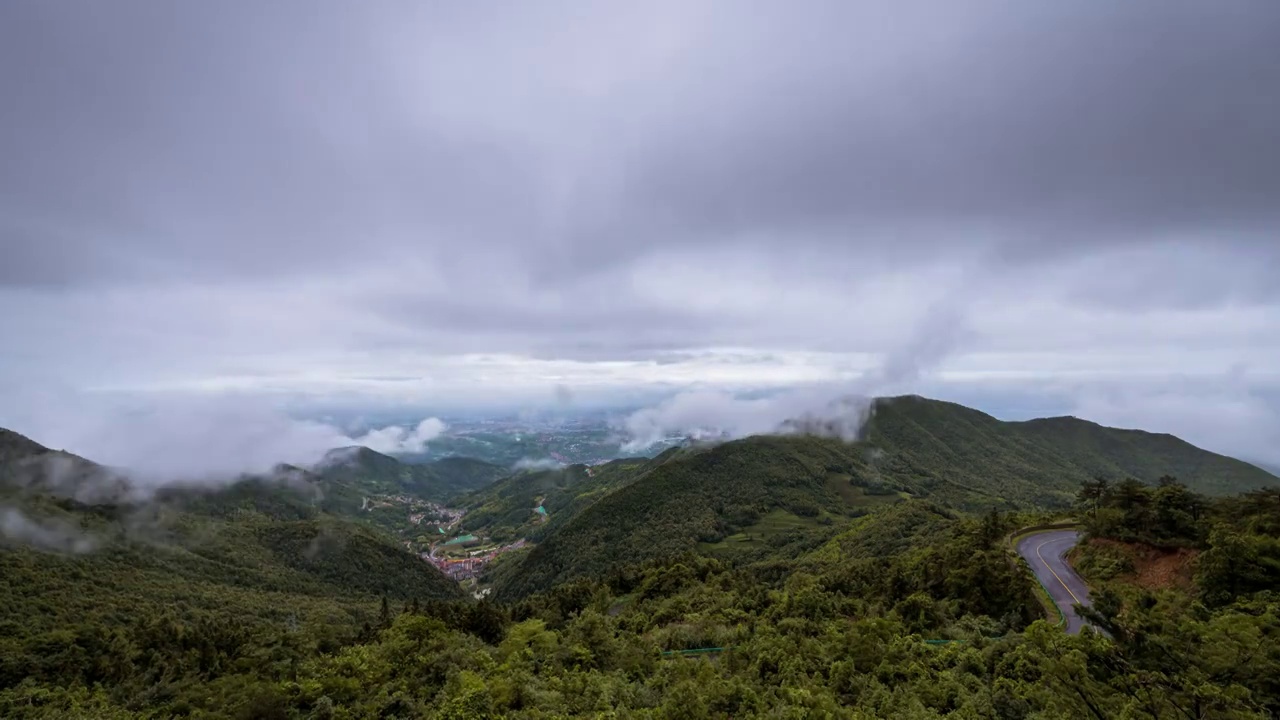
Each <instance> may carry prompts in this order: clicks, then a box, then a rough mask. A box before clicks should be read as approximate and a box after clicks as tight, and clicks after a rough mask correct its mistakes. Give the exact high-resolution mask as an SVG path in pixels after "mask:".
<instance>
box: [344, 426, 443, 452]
mask: <svg viewBox="0 0 1280 720" xmlns="http://www.w3.org/2000/svg"><path fill="white" fill-rule="evenodd" d="M446 427H448V426H447V425H445V424H444V421H443V420H440V419H439V418H427V419H425V420H423V421H421V422H419V423H418V424H417V426H415V427H413V428H406V427H401V426H399V425H388V426H387V427H384V428H377V429H374V430H370V431H369V432H367V433H365V434H364V435H361V436H360V437H358V438H356V439H355V440H354V444H356V445H363V446H365V447H367V448H369V449H370V450H376V451H378V452H380V453H390V454H395V453H417V452H422V451H423V450H424V449H425V448H426V446H427V443H429V442H431V441H432V440H435V439H436V438H438V437H440V434H441V433H443V432H444V431H445V428H446Z"/></svg>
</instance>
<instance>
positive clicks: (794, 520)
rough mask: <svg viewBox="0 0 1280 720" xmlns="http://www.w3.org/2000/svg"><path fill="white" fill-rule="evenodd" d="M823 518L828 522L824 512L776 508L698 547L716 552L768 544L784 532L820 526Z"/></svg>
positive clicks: (705, 550)
mask: <svg viewBox="0 0 1280 720" xmlns="http://www.w3.org/2000/svg"><path fill="white" fill-rule="evenodd" d="M824 518H828V520H827V521H826V522H827V523H829V522H830V516H828V515H827V514H826V513H821V514H819V515H817V516H816V517H801V516H799V515H796V514H795V513H793V512H790V511H788V510H783V509H781V508H777V509H774V510H772V511H770V512H769V513H768V514H767V515H764V516H762V517H761V518H760V520H759V522H757V523H755V524H754V525H751V526H748V527H745V528H743V529H742V531H741V532H737V533H734V534H732V535H729V536H727V537H725V539H723V540H721V541H719V542H714V543H698V549H699V550H702V551H704V552H711V553H717V552H726V551H732V550H735V549H740V548H750V547H758V546H762V545H768V544H769V543H770V542H771V541H772V540H773V539H774V538H777V537H778V536H779V535H782V534H784V533H788V532H791V531H793V530H812V529H815V528H818V527H821V526H822V525H823V524H824Z"/></svg>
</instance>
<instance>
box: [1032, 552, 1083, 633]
mask: <svg viewBox="0 0 1280 720" xmlns="http://www.w3.org/2000/svg"><path fill="white" fill-rule="evenodd" d="M1078 535H1079V533H1077V532H1076V531H1075V530H1051V531H1049V532H1043V533H1037V534H1035V535H1028V536H1027V537H1025V538H1023V539H1022V540H1019V541H1018V546H1017V549H1018V554H1019V555H1021V556H1022V557H1024V558H1026V561H1027V564H1029V565H1030V566H1031V570H1032V571H1033V572H1034V573H1035V574H1036V577H1038V578H1040V582H1041V583H1043V584H1044V586H1045V588H1046V589H1048V590H1049V596H1050V597H1052V598H1053V602H1054V603H1055V604H1057V606H1058V607H1059V608H1060V609H1061V610H1062V614H1063V615H1065V616H1066V617H1067V632H1069V633H1071V634H1073V635H1074V634H1076V633H1078V632H1080V628H1082V627H1084V624H1085V623H1084V620H1082V619H1081V618H1080V616H1079V615H1077V614H1076V611H1075V608H1074V605H1076V604H1080V605H1088V604H1089V588H1088V586H1087V585H1085V584H1084V580H1081V579H1080V576H1079V575H1077V574H1076V571H1075V570H1072V569H1071V566H1070V565H1068V564H1067V560H1066V555H1067V551H1068V550H1070V549H1071V548H1072V547H1073V546H1074V545H1075V544H1076V537H1077V536H1078Z"/></svg>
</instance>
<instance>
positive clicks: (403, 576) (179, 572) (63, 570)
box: [0, 433, 465, 685]
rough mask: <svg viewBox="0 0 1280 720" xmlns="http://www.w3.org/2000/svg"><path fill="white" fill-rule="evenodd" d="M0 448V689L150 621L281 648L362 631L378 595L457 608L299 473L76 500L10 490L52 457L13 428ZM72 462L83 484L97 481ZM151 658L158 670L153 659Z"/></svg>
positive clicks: (137, 637)
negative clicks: (324, 501) (270, 640)
mask: <svg viewBox="0 0 1280 720" xmlns="http://www.w3.org/2000/svg"><path fill="white" fill-rule="evenodd" d="M0 441H2V444H0V448H3V455H2V456H0V457H2V459H3V463H4V464H3V466H0V480H3V481H4V482H0V485H4V486H5V487H7V488H8V490H7V492H6V494H5V496H4V498H3V500H2V501H0V628H3V629H4V632H3V633H0V637H3V640H0V684H5V685H7V684H10V683H11V681H13V678H15V677H23V676H25V675H27V674H29V673H32V672H35V673H37V674H39V672H41V670H40V668H43V667H45V665H46V664H49V663H64V664H65V663H68V662H73V659H72V658H71V656H70V655H67V653H71V654H72V655H75V653H81V654H83V653H84V652H85V650H84V647H85V646H84V645H83V644H84V643H87V642H98V641H97V640H93V641H91V640H88V639H84V638H87V637H89V636H91V635H93V633H97V632H101V633H107V632H108V631H109V632H110V633H115V634H116V635H117V636H118V637H119V639H118V640H115V641H112V640H110V637H108V636H106V635H103V637H104V638H106V639H105V640H101V641H102V642H134V643H140V642H143V641H144V640H145V638H146V637H150V636H147V635H146V633H154V632H156V631H157V630H156V629H155V627H154V624H155V623H157V622H163V623H169V624H170V625H166V626H165V627H166V628H169V627H173V628H177V627H186V628H189V629H190V632H194V631H195V628H201V629H202V630H201V632H207V633H208V634H209V637H210V638H211V639H210V642H215V643H216V642H223V641H225V642H245V641H247V639H248V638H249V637H250V636H261V637H276V638H277V640H276V641H275V642H281V641H282V640H280V638H285V639H287V637H288V636H289V634H290V633H293V632H296V631H297V629H298V628H300V627H312V628H314V630H315V633H316V636H315V637H316V638H319V639H321V640H322V639H323V638H332V639H333V640H334V641H337V640H339V639H341V638H346V640H345V641H350V640H351V639H353V638H354V632H355V631H356V630H358V628H359V627H360V625H361V624H362V623H364V622H377V620H378V617H379V615H378V613H379V602H380V600H379V599H380V597H386V598H390V599H391V600H393V601H395V602H397V603H399V605H403V604H405V603H408V602H411V601H418V602H428V601H463V600H465V596H464V595H463V593H462V592H461V591H460V589H459V588H458V586H457V585H456V584H455V583H453V582H452V581H450V580H448V579H447V578H445V577H444V576H443V575H442V574H440V573H439V572H438V571H437V570H436V569H435V568H433V567H431V566H430V565H429V564H427V563H425V562H423V561H422V560H421V559H419V558H417V557H415V556H413V555H411V554H409V553H407V552H405V551H404V550H403V548H401V547H400V546H399V545H398V543H396V542H395V541H394V540H392V539H391V538H390V537H388V536H387V535H385V534H382V533H381V532H378V531H376V530H374V529H372V528H370V527H367V526H365V525H362V524H358V523H354V522H351V521H349V520H346V519H343V518H339V517H335V516H332V515H329V514H327V513H324V512H322V511H321V510H320V509H319V508H317V507H316V506H315V504H314V503H313V502H312V499H313V498H312V497H310V496H309V495H308V494H307V491H306V489H305V488H306V486H305V482H306V479H305V478H299V477H293V478H291V479H290V481H289V482H288V483H285V484H281V482H280V481H279V480H270V479H251V480H246V481H243V482H240V483H237V484H235V485H233V486H231V487H228V488H224V489H221V490H214V491H210V490H204V491H197V490H178V489H171V490H168V491H165V492H163V493H160V494H159V495H156V496H154V497H150V498H147V499H146V500H145V501H143V500H139V499H137V498H135V497H133V496H130V498H132V499H127V498H125V497H122V496H118V497H116V498H115V501H114V502H110V503H95V502H84V501H82V500H79V499H76V497H74V496H68V495H66V494H61V493H55V492H49V488H47V487H44V486H34V487H33V486H32V485H31V484H30V483H26V482H25V481H23V482H22V483H21V484H19V482H18V479H17V478H16V477H15V475H14V474H13V473H14V472H15V471H17V472H23V473H26V472H28V471H29V469H30V468H31V467H32V466H33V462H34V461H41V460H47V459H48V458H50V457H58V455H57V454H55V453H51V452H50V451H48V450H47V449H46V448H43V447H41V446H39V445H38V444H36V443H34V442H31V441H29V440H27V439H25V438H22V437H21V436H18V435H16V434H14V433H5V434H4V435H3V436H0ZM76 463H77V468H78V469H79V470H80V471H82V472H83V473H84V477H92V476H93V473H95V472H101V469H100V468H97V466H94V465H93V464H92V463H90V462H89V461H86V460H82V459H78V458H77V459H76ZM36 464H38V463H36ZM399 605H397V607H399ZM167 631H168V630H167V629H166V632H167ZM175 632H177V631H176V630H175ZM78 633H82V634H84V637H83V638H82V637H80V636H79V635H78ZM236 638H239V640H236ZM77 647H80V649H79V650H77V649H76V648H77ZM193 647H194V646H193ZM58 648H61V649H58ZM223 650H225V652H222V651H219V652H222V654H223V655H226V653H228V652H229V653H230V657H229V659H226V660H225V661H226V662H235V661H236V660H235V651H234V648H230V649H227V648H224V649H223ZM245 651H246V652H248V651H249V649H248V648H247V647H246V648H245ZM190 652H203V651H199V650H198V649H191V650H190ZM209 652H214V651H213V650H212V649H211V650H210V651H209ZM215 654H217V653H215ZM148 662H150V661H148ZM156 662H159V663H161V665H158V666H157V668H158V669H160V668H161V666H162V665H163V663H164V660H163V659H160V658H157V659H156ZM173 662H174V663H175V664H178V665H180V664H182V661H177V660H175V661H173ZM32 663H35V664H34V665H32ZM33 668H34V669H33Z"/></svg>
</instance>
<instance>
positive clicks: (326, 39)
mask: <svg viewBox="0 0 1280 720" xmlns="http://www.w3.org/2000/svg"><path fill="white" fill-rule="evenodd" d="M0 98H3V101H2V102H0V129H2V132H0V247H2V250H3V252H2V254H0V309H2V310H0V338H3V351H2V352H0V394H3V395H7V396H8V397H7V398H4V399H2V400H0V425H10V426H13V427H14V429H16V430H19V431H23V430H24V429H25V430H27V431H29V432H32V433H33V434H36V435H37V439H41V440H44V441H46V442H49V443H51V444H65V445H68V446H69V448H70V449H73V450H77V449H80V450H81V451H83V452H89V451H90V450H99V447H98V446H93V447H84V445H85V443H81V444H80V445H77V444H76V443H77V439H78V438H79V435H77V433H76V432H74V431H72V430H69V429H67V428H70V427H73V426H78V425H77V423H79V424H84V423H85V422H87V421H86V420H85V418H84V416H85V415H88V414H94V413H96V414H95V415H94V418H95V419H94V423H95V427H102V426H104V425H111V424H115V423H122V422H124V421H123V420H119V419H118V418H115V417H113V416H111V415H110V412H114V411H108V410H102V408H108V407H110V408H118V407H119V406H120V403H119V402H118V401H119V399H120V398H128V399H130V401H131V402H133V403H134V407H137V406H139V404H141V405H143V406H145V405H147V404H148V403H150V404H152V405H153V406H156V407H158V406H159V405H160V404H161V403H169V404H172V403H187V404H188V405H184V407H209V406H210V403H214V404H215V405H216V406H217V407H224V408H225V407H226V405H227V403H234V404H236V406H237V407H240V406H241V405H243V404H244V403H248V404H250V405H252V406H253V407H255V408H262V407H274V406H276V405H279V404H280V403H281V402H285V401H287V402H289V403H291V404H293V405H294V406H299V405H305V404H307V403H317V404H318V403H327V404H331V405H332V404H338V405H342V404H346V405H350V406H353V407H363V406H382V405H403V406H414V407H421V408H423V410H424V414H425V413H430V414H436V413H439V412H445V411H449V410H454V409H458V408H469V407H496V406H507V407H524V406H534V405H539V404H545V405H554V404H556V403H560V404H562V405H563V404H565V403H566V402H567V403H569V404H573V403H577V404H579V405H582V406H587V405H591V404H600V403H607V402H611V401H618V400H620V399H627V400H628V401H633V400H635V399H637V398H641V399H643V400H644V401H650V400H653V401H655V402H656V401H657V400H658V399H661V398H662V397H663V396H666V395H670V394H671V393H677V392H681V391H685V392H686V393H690V392H691V393H701V394H691V395H690V394H687V395H686V396H685V399H684V400H683V401H682V402H683V405H682V407H684V406H689V405H690V404H691V403H693V400H695V399H696V398H699V397H703V398H707V397H710V398H712V399H711V400H710V401H708V402H707V403H706V404H705V406H706V409H705V411H699V412H701V413H702V414H703V415H705V414H712V415H714V414H716V413H721V414H727V415H730V416H732V415H733V414H734V413H735V412H737V410H738V409H741V406H735V405H734V403H733V402H732V401H731V400H732V398H731V396H732V394H733V393H736V392H740V391H744V390H750V389H760V388H796V387H801V388H803V392H804V393H806V397H807V396H808V395H807V394H811V393H813V392H814V390H813V388H832V389H840V388H847V387H858V388H869V389H870V390H872V391H876V392H879V391H881V390H884V391H894V392H921V393H924V394H929V395H933V396H939V397H951V398H956V399H960V400H963V401H965V402H967V403H969V404H972V405H976V406H978V407H981V408H984V409H987V410H990V411H992V412H995V413H996V414H998V415H1005V416H1022V415H1029V414H1037V413H1040V412H1041V411H1043V412H1058V413H1075V414H1080V415H1083V416H1085V417H1089V418H1091V419H1095V420H1098V421H1101V422H1105V423H1111V424H1122V425H1127V426H1138V427H1145V428H1148V429H1152V430H1167V431H1171V432H1176V433H1178V434H1181V435H1183V436H1184V437H1187V438H1188V439H1190V440H1192V441H1194V442H1197V443H1199V444H1202V445H1207V446H1209V447H1212V448H1213V449H1217V450H1221V451H1225V452H1231V453H1235V454H1243V455H1246V456H1251V457H1257V458H1262V459H1271V460H1276V461H1280V450H1277V448H1280V421H1278V420H1277V416H1278V415H1277V413H1278V411H1280V281H1278V280H1277V279H1278V278H1280V135H1278V134H1277V133H1278V132H1280V130H1278V129H1280V2H1276V0H1225V1H1224V2H1204V1H1203V0H1195V1H1189V2H1183V1H1180V0H1150V1H1146V0H1126V1H1125V2H1026V1H1025V0H1016V1H1015V0H1010V1H1009V2H958V1H953V2H922V3H917V2H910V1H908V2H902V1H898V2H891V3H890V2H885V3H864V2H850V1H849V0H839V1H835V2H818V1H816V0H802V1H801V2H791V3H782V2H749V1H747V0H725V1H724V2H699V1H697V0H678V1H672V2H666V1H656V2H644V3H629V4H621V3H567V2H552V1H546V2H536V3H526V2H519V3H518V2H512V3H461V2H418V3H394V2H385V3H375V2H346V1H343V2H327V1H320V0H307V1H306V2H301V1H299V2H273V3H251V2H180V3H174V2H168V1H161V0H156V1H155V2H133V1H131V0H119V1H116V2H92V1H89V0H83V1H79V2H77V1H75V0H67V1H62V2H47V1H46V0H7V1H6V2H4V3H0ZM708 393H709V394H708ZM104 398H112V400H111V402H107V401H105V400H104ZM726 398H728V399H726ZM242 401H243V402H242ZM190 403H195V404H194V405H189V404H190ZM668 406H670V403H668ZM90 408H92V409H93V410H91V409H90ZM192 412H195V411H192ZM68 414H73V415H77V416H80V417H77V418H76V419H75V421H74V422H73V421H72V420H70V419H68V418H67V417H66V415H68ZM687 416H688V415H687V414H686V415H683V416H682V417H687ZM694 416H696V417H702V415H700V414H699V413H697V412H695V413H694ZM219 417H222V416H221V415H220V416H219ZM673 422H674V421H673ZM175 424H176V423H166V425H167V426H173V425H175ZM238 424H240V425H242V426H245V425H246V424H245V423H238ZM250 425H251V424H250ZM753 427H754V426H753ZM209 432H213V431H212V430H209ZM113 441H114V440H113ZM101 444H102V443H101V442H99V443H98V445H99V446H100V445H101ZM90 445H91V444H90Z"/></svg>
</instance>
